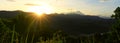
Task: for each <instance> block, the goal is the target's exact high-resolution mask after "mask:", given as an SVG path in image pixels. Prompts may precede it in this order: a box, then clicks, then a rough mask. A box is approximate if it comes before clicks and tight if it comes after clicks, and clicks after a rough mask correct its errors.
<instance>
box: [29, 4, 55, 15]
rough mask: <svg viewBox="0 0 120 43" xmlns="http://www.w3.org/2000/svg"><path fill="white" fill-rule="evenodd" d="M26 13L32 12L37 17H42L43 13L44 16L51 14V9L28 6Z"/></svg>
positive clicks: (44, 6) (48, 7) (45, 6)
mask: <svg viewBox="0 0 120 43" xmlns="http://www.w3.org/2000/svg"><path fill="white" fill-rule="evenodd" d="M28 11H30V12H34V13H36V14H37V15H42V14H43V13H45V14H50V13H52V12H53V9H52V8H51V7H50V6H47V5H42V6H30V7H29V8H28Z"/></svg>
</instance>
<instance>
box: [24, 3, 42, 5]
mask: <svg viewBox="0 0 120 43" xmlns="http://www.w3.org/2000/svg"><path fill="white" fill-rule="evenodd" d="M24 5H27V6H40V5H39V4H31V3H27V4H24Z"/></svg>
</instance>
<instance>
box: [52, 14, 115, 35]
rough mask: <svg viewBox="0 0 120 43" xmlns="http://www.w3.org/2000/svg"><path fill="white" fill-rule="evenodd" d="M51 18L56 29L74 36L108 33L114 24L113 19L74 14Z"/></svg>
mask: <svg viewBox="0 0 120 43" xmlns="http://www.w3.org/2000/svg"><path fill="white" fill-rule="evenodd" d="M51 18H52V22H53V24H54V25H55V26H56V27H58V28H60V29H63V30H64V31H65V32H67V33H68V34H74V35H79V34H92V33H103V32H108V31H109V30H110V29H111V26H112V24H113V23H114V20H113V19H104V18H100V17H98V16H86V15H74V14H73V15H69V14H68V15H57V16H52V17H51Z"/></svg>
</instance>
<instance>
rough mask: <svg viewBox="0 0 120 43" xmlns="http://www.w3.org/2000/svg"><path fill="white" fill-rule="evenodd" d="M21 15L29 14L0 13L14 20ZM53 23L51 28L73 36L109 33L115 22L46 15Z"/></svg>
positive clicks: (74, 16)
mask: <svg viewBox="0 0 120 43" xmlns="http://www.w3.org/2000/svg"><path fill="white" fill-rule="evenodd" d="M19 14H28V12H27V13H26V12H22V11H0V18H12V17H15V16H17V15H19ZM46 16H48V17H46V18H47V19H49V20H50V21H49V22H51V28H53V29H60V30H63V31H64V32H66V33H68V34H71V35H81V34H92V33H103V32H108V31H109V30H110V29H111V26H112V24H113V23H114V21H115V20H113V19H104V18H101V17H98V16H88V15H83V14H76V13H68V14H51V15H46Z"/></svg>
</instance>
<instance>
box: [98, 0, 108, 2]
mask: <svg viewBox="0 0 120 43" xmlns="http://www.w3.org/2000/svg"><path fill="white" fill-rule="evenodd" d="M99 1H100V2H107V1H110V0H99Z"/></svg>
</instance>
